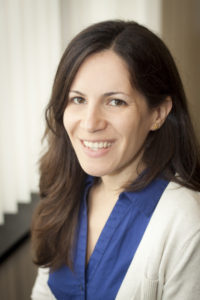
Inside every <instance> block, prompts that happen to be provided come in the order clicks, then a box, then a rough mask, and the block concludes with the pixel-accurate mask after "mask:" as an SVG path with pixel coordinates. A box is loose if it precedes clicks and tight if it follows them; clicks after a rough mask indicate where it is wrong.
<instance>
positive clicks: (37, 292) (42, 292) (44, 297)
mask: <svg viewBox="0 0 200 300" xmlns="http://www.w3.org/2000/svg"><path fill="white" fill-rule="evenodd" d="M48 278H49V268H38V274H37V277H36V280H35V283H34V286H33V289H32V293H31V299H32V300H55V297H54V296H53V294H52V293H51V290H50V288H49V286H48V283H47V281H48Z"/></svg>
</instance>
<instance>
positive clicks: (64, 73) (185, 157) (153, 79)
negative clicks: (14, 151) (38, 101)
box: [32, 20, 200, 269]
mask: <svg viewBox="0 0 200 300" xmlns="http://www.w3.org/2000/svg"><path fill="white" fill-rule="evenodd" d="M105 49H112V51H114V52H115V53H116V54H118V55H119V56H120V57H121V58H122V59H124V61H125V62H126V63H127V66H128V68H129V73H130V78H131V84H132V85H133V86H134V87H136V88H137V89H138V91H140V92H141V93H142V94H143V95H144V96H145V98H146V101H147V104H148V106H149V108H154V107H157V106H158V105H160V104H161V103H162V102H163V101H165V99H166V97H168V96H170V97H171V99H172V103H173V107H172V110H171V112H170V113H169V115H168V117H167V119H166V121H165V123H164V124H163V126H162V127H161V128H160V129H159V130H156V131H151V132H149V135H148V136H147V139H146V141H145V144H144V152H143V153H144V154H143V157H142V161H143V162H144V163H145V164H146V166H147V172H144V173H143V175H142V176H140V177H139V180H136V181H135V183H133V184H131V185H129V186H128V187H127V190H129V191H136V190H139V189H142V188H144V187H145V186H147V185H148V184H149V183H150V182H151V181H152V180H153V179H154V178H155V177H157V176H160V174H162V176H163V177H164V178H166V179H168V180H173V181H176V182H179V183H180V184H181V185H183V186H186V187H188V188H191V189H193V190H197V191H199V190H200V182H199V179H200V158H199V147H198V145H197V141H196V138H195V134H194V131H193V127H192V123H191V119H190V117H189V113H188V108H187V103H186V97H185V93H184V89H183V85H182V82H181V79H180V76H179V74H178V71H177V68H176V65H175V63H174V60H173V58H172V56H171V54H170V52H169V50H168V49H167V47H166V46H165V44H164V43H163V42H162V41H161V39H160V38H158V37H157V36H156V35H155V34H153V33H152V32H151V31H149V30H148V29H147V28H145V27H143V26H141V25H139V24H137V23H135V22H132V21H131V22H125V21H121V20H117V21H105V22H101V23H97V24H94V25H92V26H90V27H88V28H86V29H85V30H83V31H82V32H81V33H79V34H78V35H77V36H76V37H75V38H74V39H73V40H72V41H71V43H70V44H69V45H68V47H67V49H66V50H65V52H64V54H63V56H62V58H61V61H60V64H59V66H58V70H57V73H56V76H55V81H54V84H53V89H52V95H51V99H50V102H49V104H48V106H47V109H46V125H47V126H46V131H45V135H44V137H45V139H46V140H47V141H48V147H47V150H46V153H45V154H44V155H43V156H42V157H41V159H40V175H41V176H40V197H41V201H40V203H39V205H38V207H37V210H36V212H35V215H34V218H33V225H32V242H33V250H34V262H35V263H36V264H37V265H40V266H46V267H50V268H51V269H56V268H57V267H59V266H61V265H62V264H63V263H65V264H67V265H68V266H69V267H72V265H73V258H72V257H73V249H74V243H75V240H76V229H77V222H78V214H79V208H80V203H81V199H82V196H83V193H84V184H85V179H86V176H87V175H86V174H85V172H84V171H83V170H82V169H81V167H80V164H79V162H78V160H77V157H76V154H75V152H74V150H73V148H72V145H71V142H70V139H69V137H68V135H67V133H66V130H65V128H64V125H63V113H64V110H65V108H66V105H67V101H68V93H69V90H70V87H71V84H72V82H73V80H74V78H75V76H76V74H77V71H78V70H79V68H80V66H81V64H82V63H83V61H84V60H85V59H86V58H87V57H88V56H90V55H92V54H94V53H97V52H100V51H103V50H105ZM177 174H178V175H177Z"/></svg>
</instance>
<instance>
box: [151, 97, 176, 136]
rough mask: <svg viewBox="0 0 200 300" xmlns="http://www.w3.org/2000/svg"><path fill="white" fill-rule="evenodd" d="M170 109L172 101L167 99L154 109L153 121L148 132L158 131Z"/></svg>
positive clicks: (169, 98)
mask: <svg viewBox="0 0 200 300" xmlns="http://www.w3.org/2000/svg"><path fill="white" fill-rule="evenodd" d="M171 109H172V99H171V97H169V96H168V97H167V98H166V99H165V100H164V101H163V102H162V103H161V104H160V105H159V106H158V107H156V108H155V111H154V112H155V113H154V120H153V124H152V126H151V128H150V130H153V131H154V130H157V129H159V128H160V127H161V126H162V125H163V123H164V122H165V120H166V118H167V116H168V114H169V113H170V111H171Z"/></svg>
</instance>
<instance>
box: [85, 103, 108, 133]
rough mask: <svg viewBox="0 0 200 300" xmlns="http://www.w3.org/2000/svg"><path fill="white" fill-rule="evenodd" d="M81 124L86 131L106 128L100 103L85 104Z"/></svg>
mask: <svg viewBox="0 0 200 300" xmlns="http://www.w3.org/2000/svg"><path fill="white" fill-rule="evenodd" d="M86 106H87V107H86V109H85V114H84V116H83V118H82V122H81V126H82V128H83V129H84V130H86V131H88V132H91V133H92V132H96V131H100V130H103V129H105V128H106V125H107V121H106V118H105V114H104V112H103V110H102V108H101V107H100V105H92V104H91V105H89V104H88V105H86Z"/></svg>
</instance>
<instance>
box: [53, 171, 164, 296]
mask: <svg viewBox="0 0 200 300" xmlns="http://www.w3.org/2000/svg"><path fill="white" fill-rule="evenodd" d="M92 184H93V178H92V177H89V179H88V180H87V184H86V188H85V193H84V196H83V201H82V205H81V209H80V217H79V228H78V233H77V245H76V250H75V256H74V271H73V272H72V271H71V270H70V269H69V268H68V267H67V266H65V265H64V266H62V267H61V268H60V269H58V270H56V271H54V272H52V273H50V275H49V280H48V285H49V287H50V289H51V291H52V293H53V294H54V296H55V297H56V299H58V300H68V299H71V300H86V299H87V300H94V299H95V300H102V299H104V300H112V299H115V297H116V295H117V292H118V290H119V288H120V285H121V283H122V281H123V279H124V277H125V275H126V272H127V270H128V267H129V265H130V263H131V261H132V259H133V257H134V254H135V252H136V250H137V248H138V245H139V243H140V241H141V239H142V236H143V234H144V232H145V229H146V227H147V225H148V223H149V221H150V218H151V216H152V213H153V211H154V209H155V207H156V205H157V203H158V201H159V199H160V197H161V195H162V193H163V191H164V190H165V188H166V186H167V184H168V181H166V180H163V179H156V180H154V181H153V182H152V183H151V184H149V185H148V186H147V187H146V188H145V189H143V190H142V191H139V192H122V193H121V194H120V196H119V199H118V201H117V202H116V204H115V206H114V208H113V210H112V212H111V214H110V216H109V218H108V220H107V222H106V224H105V226H104V228H103V230H102V232H101V234H100V237H99V239H98V241H97V243H96V246H95V248H94V251H93V253H92V255H91V257H90V259H89V262H88V265H86V251H87V195H88V191H89V188H90V187H91V186H92ZM133 284H134V283H133Z"/></svg>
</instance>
